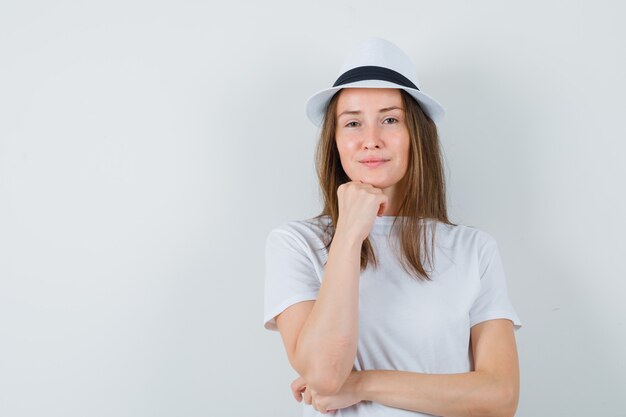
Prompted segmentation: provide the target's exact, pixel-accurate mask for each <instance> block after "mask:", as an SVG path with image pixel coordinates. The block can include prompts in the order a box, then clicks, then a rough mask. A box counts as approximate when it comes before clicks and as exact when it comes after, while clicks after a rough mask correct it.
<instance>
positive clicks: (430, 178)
mask: <svg viewBox="0 0 626 417" xmlns="http://www.w3.org/2000/svg"><path fill="white" fill-rule="evenodd" d="M342 91H343V90H340V91H339V92H338V93H337V94H335V95H334V96H333V98H332V99H331V100H330V102H329V104H328V106H327V108H326V113H325V116H324V124H323V126H322V131H321V134H320V137H319V141H318V143H317V149H316V154H315V165H316V171H317V176H318V179H319V182H320V188H321V191H322V196H323V200H324V208H323V210H322V212H321V213H320V214H319V215H317V216H315V218H320V217H322V216H329V217H330V220H331V222H330V223H329V225H328V226H329V228H328V229H327V230H326V233H327V240H326V241H325V242H324V244H325V245H326V250H327V251H328V250H330V245H331V243H332V239H333V237H334V229H335V225H336V224H337V221H338V219H339V204H338V203H339V200H338V197H337V188H338V187H339V186H340V185H341V184H343V183H346V182H349V181H351V180H350V178H349V177H348V175H347V174H346V173H345V171H344V170H343V167H342V165H341V160H340V158H339V151H338V149H337V145H336V142H335V130H336V127H337V126H336V118H337V101H338V98H339V95H340V94H341V92H342ZM400 93H401V95H402V102H403V104H404V108H405V115H406V117H405V120H406V124H407V128H408V131H409V137H410V146H409V160H408V166H407V172H406V174H405V177H404V178H403V181H405V182H406V187H405V191H406V192H405V194H404V198H403V200H402V202H401V204H400V207H399V210H398V216H397V217H396V218H395V219H394V222H393V225H392V226H393V227H395V226H396V223H398V226H399V231H400V233H399V241H400V243H401V249H402V250H401V251H400V254H399V255H400V258H399V259H400V261H401V265H402V267H403V268H404V269H405V271H407V272H408V273H409V274H410V275H413V276H415V277H417V278H419V279H422V280H430V276H429V275H428V272H427V271H426V269H425V268H424V261H425V260H427V261H428V263H429V264H430V265H431V267H432V265H433V252H434V245H435V228H434V227H433V228H432V230H431V240H430V251H429V250H428V248H427V247H426V241H427V238H426V235H427V233H426V229H427V227H425V226H426V224H425V222H422V221H421V219H436V220H438V221H440V222H443V223H445V224H448V225H454V226H455V224H454V223H451V222H450V221H449V220H448V214H447V209H446V194H445V177H444V171H443V163H442V154H441V148H440V144H439V136H438V134H437V126H436V125H435V123H434V122H433V121H432V120H431V119H430V117H428V116H427V115H426V114H425V113H424V112H423V111H422V109H421V108H420V106H419V104H418V103H417V102H416V101H415V99H413V97H411V96H410V95H409V94H408V93H407V92H405V91H404V90H400ZM422 248H424V255H423V256H422ZM422 258H424V260H423V259H422ZM369 262H372V263H373V264H374V266H375V267H377V266H378V261H377V260H376V255H375V254H374V251H373V249H372V244H371V243H370V241H369V238H366V239H365V240H364V241H363V244H362V246H361V271H363V270H365V269H366V268H367V265H368V264H369Z"/></svg>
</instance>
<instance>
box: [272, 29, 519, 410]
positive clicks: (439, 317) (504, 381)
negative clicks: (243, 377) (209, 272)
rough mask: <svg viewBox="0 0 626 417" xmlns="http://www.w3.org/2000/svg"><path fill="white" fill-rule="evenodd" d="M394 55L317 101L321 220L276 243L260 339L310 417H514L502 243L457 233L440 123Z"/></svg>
mask: <svg viewBox="0 0 626 417" xmlns="http://www.w3.org/2000/svg"><path fill="white" fill-rule="evenodd" d="M417 86H418V82H417V77H416V74H415V72H414V65H413V64H412V62H411V60H410V59H409V58H408V57H407V56H406V55H405V54H404V52H402V51H401V50H400V49H399V48H397V47H396V46H395V45H393V44H391V43H389V42H387V41H384V40H382V39H370V40H367V41H366V42H364V43H363V44H361V45H360V46H359V47H358V48H356V49H355V50H354V51H353V53H352V54H351V55H350V56H349V57H348V59H347V60H346V63H345V64H344V67H343V69H342V71H341V75H340V77H339V78H338V79H337V82H336V83H335V85H334V86H333V87H332V88H329V89H326V90H323V91H321V92H320V93H318V94H316V95H314V96H313V97H312V98H311V99H309V101H308V102H307V113H308V115H309V117H310V118H311V120H312V121H313V122H314V123H317V124H320V123H321V125H322V131H321V136H320V140H319V144H318V149H317V155H316V163H317V171H318V176H319V179H320V184H321V188H322V190H323V195H324V209H323V211H322V213H321V214H320V215H318V216H316V217H314V218H312V219H307V220H299V221H290V222H286V223H284V224H282V225H280V226H279V227H276V228H275V229H273V230H272V231H271V232H270V233H269V235H268V237H267V241H266V270H265V273H266V275H265V279H266V281H265V327H266V328H267V329H271V330H278V331H280V334H281V337H282V340H283V343H284V345H285V349H286V352H287V356H288V359H289V362H290V363H291V365H292V366H293V368H294V369H295V371H296V372H297V373H298V374H299V375H300V377H299V378H297V379H296V380H295V381H293V383H292V385H291V389H292V391H293V393H294V397H295V398H296V399H297V400H298V401H301V400H302V399H304V403H305V405H304V414H303V415H305V416H313V415H319V414H320V413H321V414H326V413H327V412H332V413H334V414H335V415H341V416H409V415H411V416H420V415H422V416H425V415H436V416H450V417H452V416H454V417H465V416H467V417H470V416H502V417H506V416H513V415H514V414H515V410H516V409H517V404H518V397H519V367H518V358H517V349H516V344H515V336H514V330H515V329H518V328H519V327H521V322H520V320H519V317H518V316H517V314H516V312H515V310H514V308H513V306H512V305H511V303H510V300H509V298H508V294H507V287H506V280H505V274H504V270H503V267H502V262H501V258H500V254H499V251H498V247H497V243H496V242H495V240H494V239H493V237H491V236H490V235H489V234H488V233H486V232H484V231H481V230H478V229H475V228H471V227H467V226H462V225H456V224H453V223H451V222H450V221H449V220H448V216H447V211H446V200H445V185H444V173H443V164H442V158H441V154H440V145H439V139H438V135H437V127H436V124H435V122H437V121H438V120H440V119H441V117H442V116H443V108H442V107H441V106H440V105H439V103H437V102H436V101H435V100H434V99H432V98H431V97H429V96H427V95H426V94H424V93H423V92H422V91H421V90H420V89H419V88H418V87H417Z"/></svg>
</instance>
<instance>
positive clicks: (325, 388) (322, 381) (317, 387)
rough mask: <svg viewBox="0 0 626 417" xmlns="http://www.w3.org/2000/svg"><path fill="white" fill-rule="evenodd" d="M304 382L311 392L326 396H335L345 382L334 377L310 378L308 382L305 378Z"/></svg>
mask: <svg viewBox="0 0 626 417" xmlns="http://www.w3.org/2000/svg"><path fill="white" fill-rule="evenodd" d="M304 380H305V381H307V385H308V386H309V387H310V388H311V389H312V390H313V391H315V392H316V393H318V394H320V395H326V396H330V395H335V394H337V393H338V392H339V391H341V387H342V386H343V383H344V382H345V381H340V380H339V379H338V378H336V377H312V378H311V380H310V382H309V380H307V379H306V377H305V378H304Z"/></svg>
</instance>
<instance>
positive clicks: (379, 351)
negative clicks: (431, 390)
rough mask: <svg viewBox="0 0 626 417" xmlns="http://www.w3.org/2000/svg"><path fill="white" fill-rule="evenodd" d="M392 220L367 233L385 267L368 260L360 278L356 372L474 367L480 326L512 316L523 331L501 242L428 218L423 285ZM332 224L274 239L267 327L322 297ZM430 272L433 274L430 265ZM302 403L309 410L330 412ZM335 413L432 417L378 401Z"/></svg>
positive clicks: (313, 222)
mask: <svg viewBox="0 0 626 417" xmlns="http://www.w3.org/2000/svg"><path fill="white" fill-rule="evenodd" d="M393 219H394V217H393V216H383V217H376V218H375V220H374V225H373V227H372V230H371V233H370V235H369V239H370V242H371V243H372V245H373V248H374V253H375V254H376V256H377V260H378V262H379V266H378V268H377V269H374V267H373V265H372V264H371V263H370V264H369V265H368V267H367V269H366V270H365V271H363V272H362V273H361V277H360V283H359V340H358V346H357V354H356V357H355V360H354V368H355V369H356V370H357V371H361V370H370V369H387V370H402V371H410V372H418V373H429V374H449V373H462V372H469V371H471V370H473V363H472V358H471V353H470V328H471V327H472V326H473V325H475V324H477V323H480V322H482V321H485V320H491V319H499V318H505V319H509V320H511V321H512V322H513V324H514V328H515V330H517V329H519V328H520V327H521V325H522V323H521V322H520V320H519V317H518V316H517V314H516V312H515V310H514V308H513V306H512V305H511V302H510V300H509V297H508V293H507V286H506V278H505V273H504V269H503V267H502V261H501V258H500V253H499V251H498V246H497V243H496V241H495V240H494V238H493V237H492V236H491V235H489V234H488V233H486V232H484V231H481V230H479V229H475V228H472V227H468V226H462V225H458V226H450V225H447V224H445V223H442V222H439V221H436V220H434V219H426V220H425V221H424V224H426V225H428V226H430V227H433V226H434V227H436V229H435V231H436V234H435V252H434V268H432V273H431V274H430V277H431V279H432V281H423V280H420V279H418V278H415V277H412V276H411V275H408V274H407V273H406V272H405V271H404V269H403V268H402V266H401V265H400V261H399V260H398V258H397V255H396V253H398V252H397V248H399V241H398V239H397V230H395V229H394V230H392V221H393ZM328 222H329V217H327V216H326V217H323V218H321V219H307V220H296V221H290V222H287V223H284V224H282V225H280V226H278V227H276V228H275V229H273V230H272V231H271V232H270V233H269V235H268V236H267V240H266V250H265V308H264V326H265V328H266V329H268V330H277V328H276V322H275V317H276V316H277V315H278V314H279V313H281V312H282V311H284V310H285V309H286V308H287V307H289V306H291V305H293V304H295V303H298V302H301V301H305V300H315V299H316V298H317V293H318V291H319V289H320V285H321V281H322V279H323V272H324V265H325V264H326V261H327V259H328V253H327V252H326V250H325V248H324V242H323V240H322V236H323V227H322V226H323V225H325V224H327V223H328ZM392 237H395V239H392ZM394 242H396V243H394ZM427 244H428V245H430V229H429V233H428V234H427ZM424 268H425V269H426V270H427V271H431V268H430V266H429V264H428V263H426V265H424ZM302 404H303V416H321V415H323V414H321V413H319V412H317V411H315V409H314V408H313V407H312V406H310V405H308V404H305V403H304V402H302ZM334 415H335V416H337V417H339V416H342V417H348V416H349V417H356V416H359V417H363V416H428V414H423V413H418V412H415V411H409V410H403V409H399V408H392V407H388V406H385V405H383V404H380V403H375V402H370V401H366V402H361V403H358V404H355V405H353V406H351V407H347V408H344V409H341V410H337V412H336V413H335V414H334Z"/></svg>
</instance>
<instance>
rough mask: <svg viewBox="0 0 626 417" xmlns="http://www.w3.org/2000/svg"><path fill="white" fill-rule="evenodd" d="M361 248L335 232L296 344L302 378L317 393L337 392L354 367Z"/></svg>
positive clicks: (357, 243) (350, 239) (356, 242)
mask: <svg viewBox="0 0 626 417" xmlns="http://www.w3.org/2000/svg"><path fill="white" fill-rule="evenodd" d="M361 245H362V242H361V241H359V240H358V239H353V238H352V237H351V236H348V235H345V234H343V233H341V231H340V230H339V229H338V230H337V232H336V233H335V236H334V238H333V241H332V243H331V246H330V250H329V254H328V261H327V263H326V266H325V268H324V278H323V280H322V284H321V287H320V290H319V293H318V295H317V299H316V301H315V305H314V306H313V309H312V310H311V312H310V314H309V316H308V318H307V320H306V322H305V324H304V325H303V327H302V330H301V331H300V335H299V337H298V341H297V344H296V352H297V353H296V354H297V357H298V361H299V362H300V363H303V364H304V366H303V370H304V372H303V377H304V378H305V379H306V380H307V382H308V383H309V384H310V385H311V387H312V388H313V389H315V390H316V391H317V392H319V393H325V394H332V393H334V392H337V391H338V390H339V389H340V388H341V386H342V385H343V383H344V381H345V380H346V379H347V378H348V375H349V374H350V372H351V370H352V367H353V364H354V358H355V356H356V349H357V341H358V321H359V320H358V313H359V304H358V301H359V279H360V260H361Z"/></svg>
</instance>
